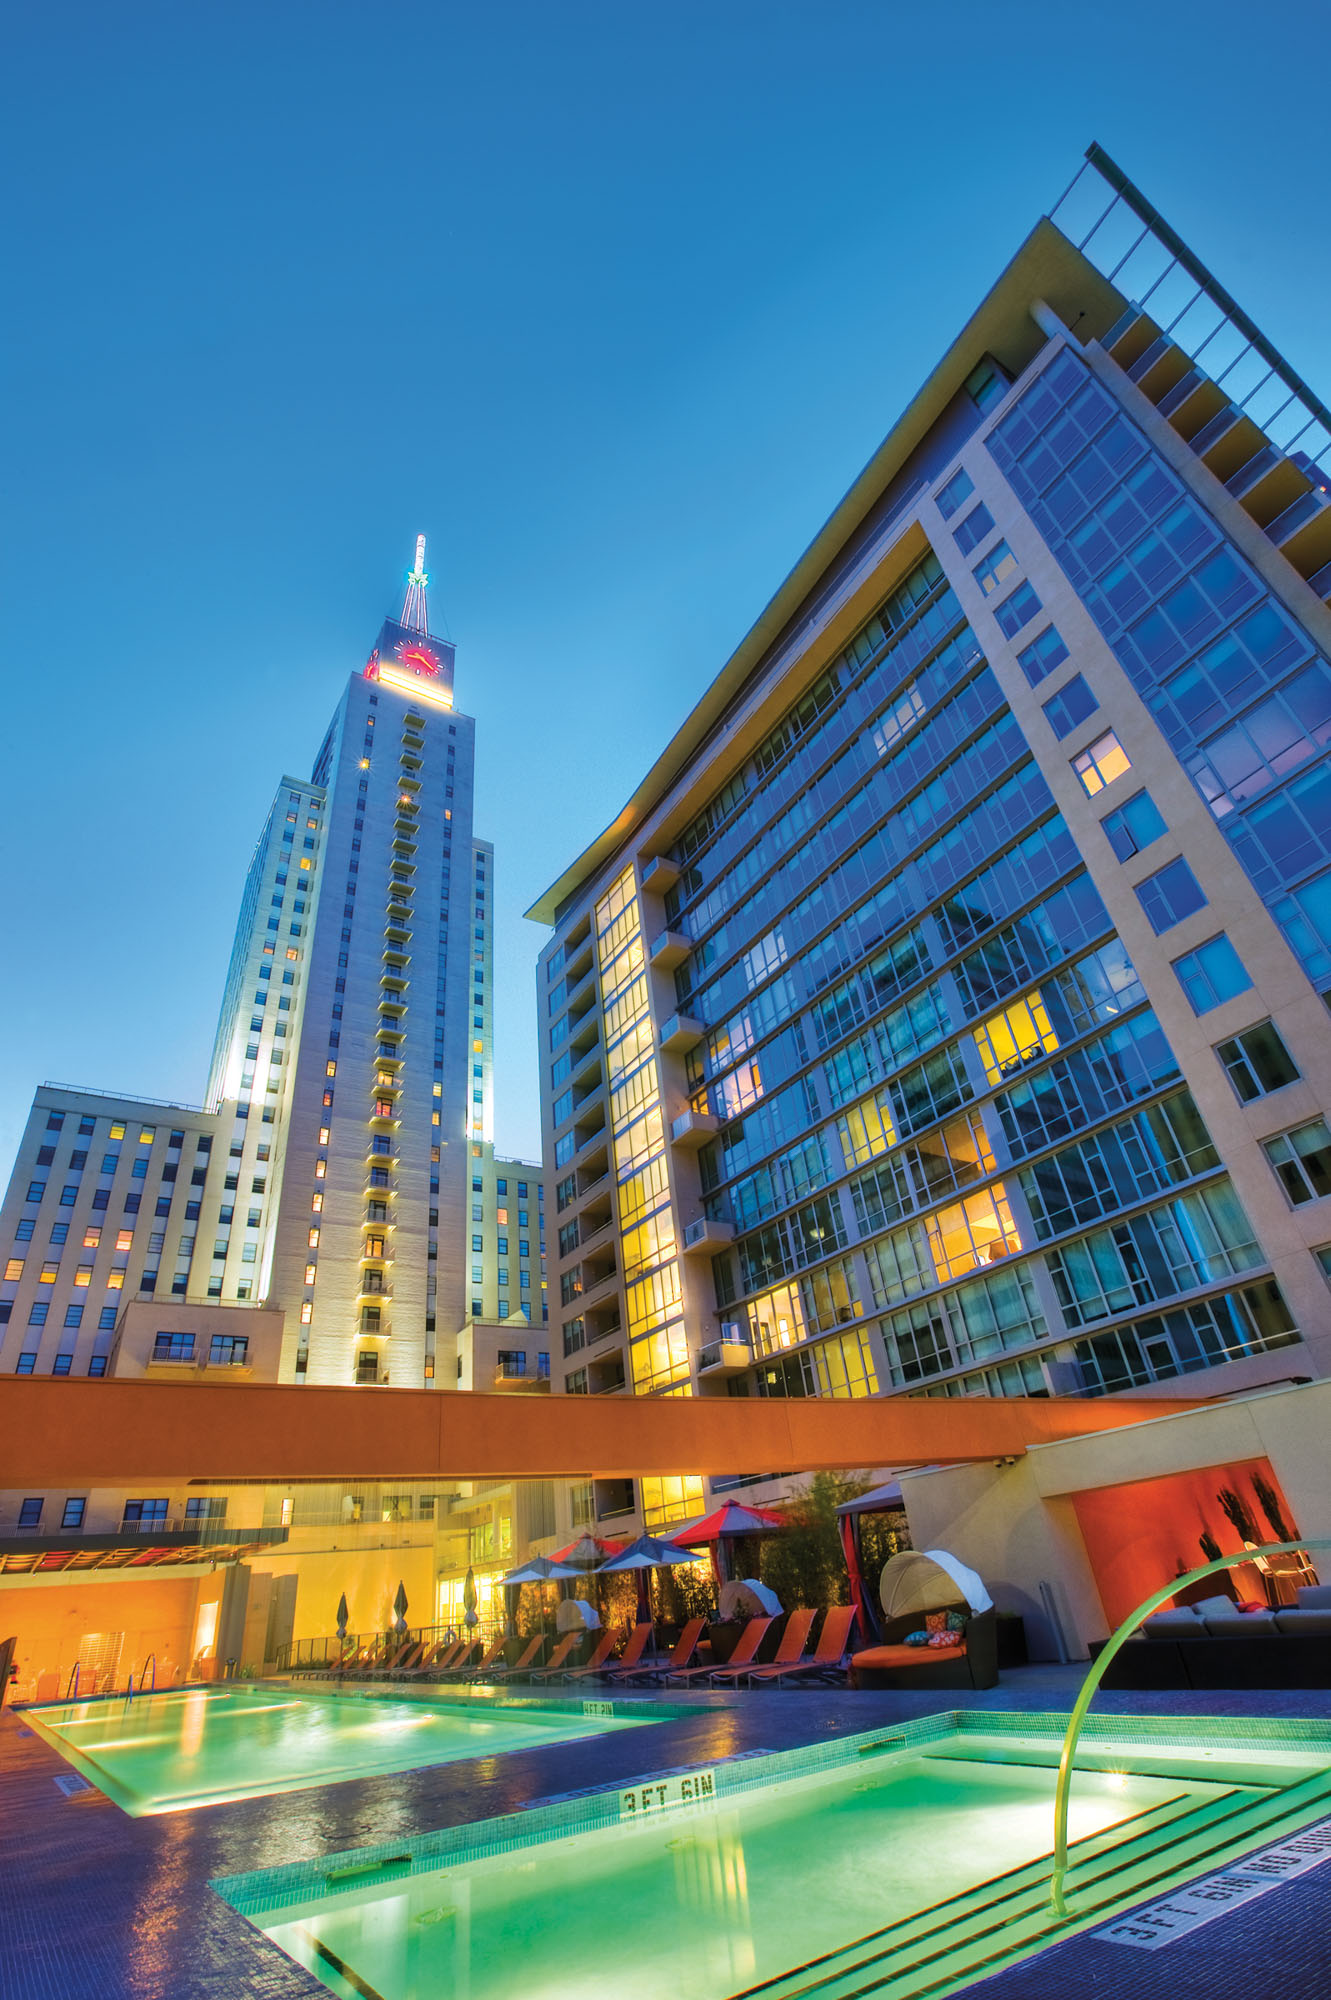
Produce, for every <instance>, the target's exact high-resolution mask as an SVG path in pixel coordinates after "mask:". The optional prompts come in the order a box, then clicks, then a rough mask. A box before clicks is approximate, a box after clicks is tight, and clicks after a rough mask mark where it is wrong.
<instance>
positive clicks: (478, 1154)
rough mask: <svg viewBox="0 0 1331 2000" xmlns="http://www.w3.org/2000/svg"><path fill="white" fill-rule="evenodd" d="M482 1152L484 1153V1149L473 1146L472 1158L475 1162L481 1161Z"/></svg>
mask: <svg viewBox="0 0 1331 2000" xmlns="http://www.w3.org/2000/svg"><path fill="white" fill-rule="evenodd" d="M481 1151H482V1149H481V1147H479V1146H473V1147H472V1149H471V1157H472V1158H473V1160H479V1159H480V1157H481Z"/></svg>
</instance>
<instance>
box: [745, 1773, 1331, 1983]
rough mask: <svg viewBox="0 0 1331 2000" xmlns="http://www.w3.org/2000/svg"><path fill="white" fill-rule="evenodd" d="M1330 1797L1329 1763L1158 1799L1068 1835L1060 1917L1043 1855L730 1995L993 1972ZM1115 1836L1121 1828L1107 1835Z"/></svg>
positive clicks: (1242, 1848)
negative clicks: (1098, 1827)
mask: <svg viewBox="0 0 1331 2000" xmlns="http://www.w3.org/2000/svg"><path fill="white" fill-rule="evenodd" d="M1329 1805H1331V1772H1318V1773H1316V1774H1315V1775H1314V1776H1313V1777H1310V1778H1306V1779H1304V1780H1302V1781H1300V1782H1299V1783H1298V1784H1295V1785H1290V1786H1287V1787H1285V1788H1283V1789H1282V1790H1280V1791H1278V1792H1267V1793H1263V1794H1262V1795H1260V1796H1259V1797H1254V1796H1253V1795H1252V1793H1251V1792H1246V1791H1245V1792H1240V1791H1228V1792H1225V1793H1223V1794H1222V1795H1221V1796H1220V1797H1218V1798H1217V1797H1214V1796H1213V1797H1211V1798H1208V1799H1205V1800H1202V1801H1201V1802H1200V1803H1198V1804H1190V1803H1189V1802H1188V1801H1187V1799H1186V1797H1184V1798H1180V1799H1174V1800H1169V1801H1166V1803H1165V1804H1164V1805H1163V1806H1158V1807H1154V1808H1151V1809H1150V1810H1148V1811H1147V1812H1145V1813H1141V1814H1139V1815H1138V1816H1137V1817H1136V1819H1135V1820H1133V1821H1130V1822H1128V1823H1127V1824H1128V1826H1129V1827H1130V1829H1131V1830H1130V1831H1129V1832H1128V1833H1127V1834H1126V1836H1123V1834H1122V1827H1123V1822H1120V1825H1119V1828H1117V1829H1115V1828H1106V1829H1104V1830H1103V1831H1101V1832H1099V1833H1096V1834H1092V1835H1089V1836H1088V1837H1087V1838H1086V1839H1084V1840H1081V1841H1078V1842H1077V1843H1076V1845H1075V1847H1074V1848H1073V1850H1072V1866H1071V1868H1070V1869H1069V1872H1068V1882H1067V1902H1068V1908H1069V1911H1070V1917H1069V1921H1068V1922H1067V1923H1063V1924H1060V1923H1057V1922H1056V1921H1055V1920H1054V1918H1053V1916H1052V1914H1051V1912H1050V1908H1049V1871H1050V1864H1051V1861H1052V1856H1049V1855H1045V1856H1043V1857H1042V1858H1041V1859H1040V1860H1037V1861H1034V1862H1030V1863H1027V1864H1026V1865H1025V1866H1024V1867H1021V1868H1017V1869H1013V1870H1012V1871H1011V1873H1009V1874H1007V1875H1000V1876H996V1877H994V1878H993V1879H992V1880H991V1881H988V1882H985V1883H982V1884H980V1885H979V1886H978V1887H976V1888H974V1889H969V1890H964V1891H962V1893H961V1894H960V1895H958V1896H953V1897H951V1898H950V1899H949V1900H948V1901H947V1902H945V1903H940V1904H938V1905H937V1906H936V1907H935V1908H933V1909H931V1910H924V1911H921V1912H919V1913H918V1914H917V1915H915V1916H912V1917H904V1918H902V1919H900V1920H899V1921H898V1922H896V1923H893V1924H887V1925H885V1926H884V1927H883V1929H882V1930H881V1931H874V1932H871V1933H870V1934H869V1935H868V1936H867V1937H862V1938H859V1939H857V1940H856V1941H855V1943H853V1944H850V1945H846V1946H843V1947H841V1948H840V1949H839V1950H837V1951H834V1952H828V1953H825V1954H824V1955H823V1956H821V1957H820V1958H817V1959H813V1960H810V1961H809V1962H808V1963H807V1964H805V1965H802V1966H797V1967H794V1968H792V1969H791V1970H790V1971H789V1972H785V1973H782V1974H781V1975H780V1976H779V1977H777V1978H775V1979H769V1980H765V1981H763V1982H762V1983H761V1984H759V1985H757V1986H752V1987H747V1988H745V1989H744V1991H743V1992H742V1993H740V1994H735V1995H732V1996H731V2000H758V1996H761V2000H869V1996H872V2000H923V1996H926V1995H931V1994H933V1995H937V1994H941V1993H943V1992H946V1991H947V1990H949V1989H950V1988H953V1987H956V1986H959V1985H963V1984H966V1983H968V1982H969V1981H970V1980H972V1979H978V1978H981V1977H983V1976H984V1975H985V1974H987V1973H990V1972H995V1971H997V1970H998V1969H999V1967H1000V1966H1001V1965H1002V1964H1004V1963H1007V1962H1009V1961H1011V1960H1013V1959H1017V1958H1020V1957H1022V1956H1024V1955H1025V1953H1026V1952H1028V1951H1030V1950H1032V1949H1033V1948H1035V1947H1036V1946H1038V1945H1041V1944H1044V1943H1052V1942H1053V1941H1054V1940H1055V1939H1057V1938H1058V1937H1060V1936H1067V1935H1068V1934H1069V1933H1070V1931H1071V1930H1072V1929H1073V1928H1080V1927H1082V1926H1084V1925H1085V1924H1087V1923H1089V1922H1095V1921H1098V1920H1100V1919H1101V1918H1104V1917H1106V1916H1109V1915H1111V1914H1112V1913H1113V1912H1114V1911H1115V1910H1117V1909H1122V1908H1125V1907H1128V1908H1130V1907H1131V1906H1132V1905H1133V1904H1134V1903H1137V1902H1141V1901H1144V1900H1145V1899H1146V1898H1147V1897H1148V1896H1149V1895H1150V1893H1151V1892H1152V1891H1153V1890H1154V1889H1155V1888H1156V1887H1157V1886H1158V1885H1159V1884H1160V1883H1161V1882H1162V1881H1163V1880H1166V1879H1168V1880H1170V1881H1173V1880H1176V1879H1178V1878H1179V1876H1180V1874H1181V1873H1184V1874H1185V1875H1190V1874H1197V1873H1201V1872H1203V1871H1204V1870H1205V1869H1206V1868H1207V1867H1208V1866H1214V1865H1219V1864H1220V1863H1221V1862H1224V1861H1227V1860H1230V1859H1232V1858H1233V1857H1234V1856H1235V1855H1236V1854H1239V1853H1245V1852H1247V1851H1248V1850H1250V1849H1251V1848H1253V1847H1255V1846H1260V1845H1261V1844H1262V1843H1263V1841H1265V1840H1267V1839H1271V1838H1274V1837H1276V1836H1278V1835H1279V1834H1280V1833H1282V1832H1284V1831H1285V1830H1287V1829H1288V1828H1291V1827H1292V1826H1295V1825H1303V1824H1305V1823H1306V1821H1307V1820H1309V1819H1310V1818H1314V1817H1316V1816H1317V1814H1318V1813H1319V1811H1323V1810H1325V1809H1326V1808H1327V1807H1328V1806H1329ZM1116 1833H1117V1834H1118V1835H1119V1836H1120V1837H1118V1838H1116V1837H1115V1835H1116Z"/></svg>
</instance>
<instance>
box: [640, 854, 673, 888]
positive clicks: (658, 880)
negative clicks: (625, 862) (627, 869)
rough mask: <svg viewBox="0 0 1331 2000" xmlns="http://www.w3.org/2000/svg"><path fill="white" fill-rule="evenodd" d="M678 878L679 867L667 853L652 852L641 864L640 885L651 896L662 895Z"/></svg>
mask: <svg viewBox="0 0 1331 2000" xmlns="http://www.w3.org/2000/svg"><path fill="white" fill-rule="evenodd" d="M678 880H679V869H678V868H677V867H676V865H675V863H674V862H673V861H672V860H671V859H670V857H669V855H668V854H654V855H653V856H652V858H651V860H650V861H644V863H643V865H642V886H643V888H644V889H646V890H647V891H648V892H649V893H650V894H651V895H653V896H664V895H665V894H666V892H667V890H669V889H673V888H674V886H675V884H676V882H678Z"/></svg>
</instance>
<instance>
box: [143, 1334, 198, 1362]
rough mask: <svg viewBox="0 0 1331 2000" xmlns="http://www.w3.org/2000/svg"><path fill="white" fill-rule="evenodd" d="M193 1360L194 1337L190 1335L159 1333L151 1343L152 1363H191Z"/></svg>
mask: <svg viewBox="0 0 1331 2000" xmlns="http://www.w3.org/2000/svg"><path fill="white" fill-rule="evenodd" d="M193 1359H194V1335H193V1334H192V1333H159V1334H158V1335H157V1337H156V1339H155V1340H154V1341H153V1360H154V1361H192V1360H193Z"/></svg>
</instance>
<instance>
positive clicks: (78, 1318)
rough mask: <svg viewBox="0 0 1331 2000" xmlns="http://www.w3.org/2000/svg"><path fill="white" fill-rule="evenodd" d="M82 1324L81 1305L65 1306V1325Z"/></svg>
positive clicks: (74, 1325)
mask: <svg viewBox="0 0 1331 2000" xmlns="http://www.w3.org/2000/svg"><path fill="white" fill-rule="evenodd" d="M82 1324H83V1307H82V1306H66V1307H65V1325H66V1326H70V1327H77V1326H82Z"/></svg>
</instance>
